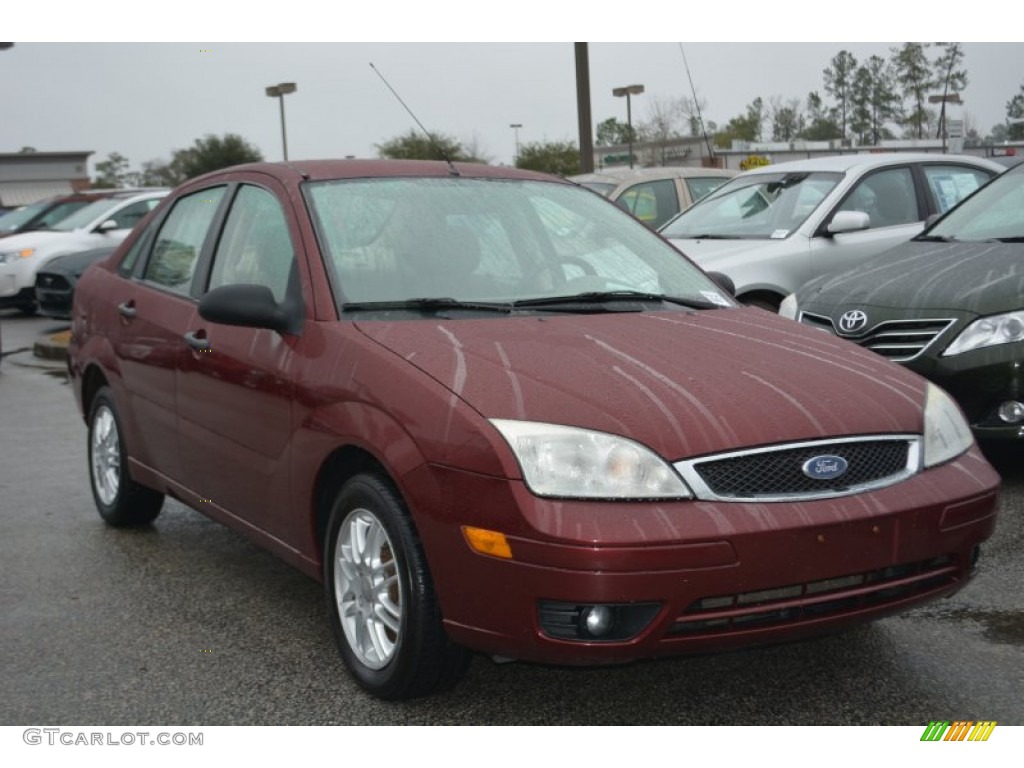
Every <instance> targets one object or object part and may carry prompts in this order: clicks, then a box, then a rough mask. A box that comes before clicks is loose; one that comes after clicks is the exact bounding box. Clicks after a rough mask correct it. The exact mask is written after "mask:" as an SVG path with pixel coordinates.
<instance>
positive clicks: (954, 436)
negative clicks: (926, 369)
mask: <svg viewBox="0 0 1024 768" xmlns="http://www.w3.org/2000/svg"><path fill="white" fill-rule="evenodd" d="M973 442H974V437H973V436H972V435H971V428H970V427H969V426H968V425H967V420H966V419H964V417H963V414H962V413H961V412H960V408H959V406H957V404H956V403H954V402H953V398H951V397H950V396H949V395H947V394H946V393H945V392H944V391H943V390H941V389H939V388H938V387H936V386H935V385H934V384H929V385H928V392H927V394H926V395H925V401H924V465H925V466H926V467H932V466H935V465H936V464H941V463H942V462H944V461H949V460H950V459H953V458H956V457H957V456H959V455H960V454H961V453H963V452H964V451H966V450H967V449H968V448H970V447H971V444H972V443H973Z"/></svg>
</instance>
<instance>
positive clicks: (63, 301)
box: [35, 272, 75, 320]
mask: <svg viewBox="0 0 1024 768" xmlns="http://www.w3.org/2000/svg"><path fill="white" fill-rule="evenodd" d="M74 284H75V278H74V277H70V276H68V275H62V274H60V273H57V272H40V273H39V274H38V275H36V285H35V297H36V301H37V303H38V304H39V311H40V312H41V313H42V314H44V315H47V316H49V317H55V318H59V319H61V320H69V319H70V318H71V301H72V299H73V298H74V290H75V285H74Z"/></svg>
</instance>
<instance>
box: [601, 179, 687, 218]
mask: <svg viewBox="0 0 1024 768" xmlns="http://www.w3.org/2000/svg"><path fill="white" fill-rule="evenodd" d="M616 202H617V203H618V204H619V205H620V206H621V207H623V208H625V209H626V210H627V211H629V212H630V213H632V214H633V216H635V217H636V218H637V219H639V220H640V221H642V222H643V223H644V224H646V225H647V226H649V227H651V228H652V229H657V228H658V227H660V226H661V225H662V224H664V223H665V222H666V221H668V220H669V219H670V218H672V217H673V216H675V215H676V214H677V213H678V212H679V199H678V197H677V196H676V183H675V182H674V181H673V180H672V179H661V180H660V181H645V182H644V183H642V184H634V185H633V186H632V187H630V188H629V189H627V190H626V191H625V192H623V193H622V194H621V195H619V199H618V200H616Z"/></svg>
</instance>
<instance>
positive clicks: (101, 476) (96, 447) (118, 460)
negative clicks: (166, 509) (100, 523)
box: [89, 387, 164, 527]
mask: <svg viewBox="0 0 1024 768" xmlns="http://www.w3.org/2000/svg"><path fill="white" fill-rule="evenodd" d="M89 479H90V481H91V485H92V497H93V500H94V501H95V502H96V509H97V510H98V511H99V513H100V517H102V518H103V519H104V521H106V522H107V523H108V524H109V525H113V526H118V527H122V526H134V525H146V524H147V523H150V522H152V521H153V520H154V519H156V516H157V515H159V514H160V510H161V508H162V507H163V503H164V495H163V494H162V493H159V492H157V491H154V490H153V489H151V488H146V487H145V486H143V485H139V484H138V483H136V482H135V481H134V480H132V479H131V477H130V476H129V475H128V463H127V452H126V451H125V445H124V438H123V436H122V432H121V422H120V420H119V418H118V415H117V406H116V405H115V404H114V397H113V393H112V392H111V391H110V388H109V387H102V388H101V389H100V390H99V392H97V393H96V397H95V398H93V401H92V406H91V407H90V408H89Z"/></svg>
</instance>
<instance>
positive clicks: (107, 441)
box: [91, 406, 121, 505]
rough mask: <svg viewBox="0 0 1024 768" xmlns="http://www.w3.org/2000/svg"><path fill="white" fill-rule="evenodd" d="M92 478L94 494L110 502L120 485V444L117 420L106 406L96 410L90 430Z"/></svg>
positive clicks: (112, 500)
mask: <svg viewBox="0 0 1024 768" xmlns="http://www.w3.org/2000/svg"><path fill="white" fill-rule="evenodd" d="M91 448H92V478H93V486H94V487H95V489H96V495H97V496H99V498H100V501H101V502H103V504H107V505H109V504H112V503H113V502H114V500H115V499H116V498H117V492H118V489H119V488H120V486H121V446H120V441H119V439H118V435H117V422H115V421H114V414H113V412H111V410H110V409H109V408H108V407H107V406H102V407H101V408H100V409H99V410H98V411H96V417H95V419H94V421H93V430H92V446H91Z"/></svg>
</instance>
